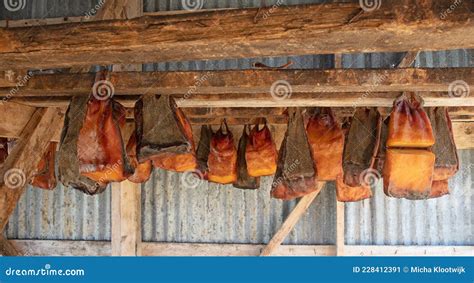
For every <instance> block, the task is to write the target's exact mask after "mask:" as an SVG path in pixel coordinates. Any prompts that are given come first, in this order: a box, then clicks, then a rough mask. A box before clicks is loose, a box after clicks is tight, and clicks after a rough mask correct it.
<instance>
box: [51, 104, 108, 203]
mask: <svg viewBox="0 0 474 283" xmlns="http://www.w3.org/2000/svg"><path fill="white" fill-rule="evenodd" d="M88 101H89V98H88V97H87V96H75V97H73V98H72V99H71V102H70V103H69V108H68V110H67V112H66V116H65V118H64V127H63V130H62V133H61V141H60V144H59V151H58V176H59V181H60V182H61V183H62V184H63V185H64V186H71V187H73V188H75V189H78V190H81V191H83V192H85V193H87V194H90V195H93V194H98V193H101V192H103V191H104V190H105V188H106V184H104V183H99V182H95V181H93V180H92V179H89V178H87V177H85V176H83V175H81V173H80V171H79V158H78V139H79V133H80V131H81V128H82V125H83V123H84V118H85V116H86V111H85V109H86V107H87V102H88Z"/></svg>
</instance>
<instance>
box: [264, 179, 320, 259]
mask: <svg viewBox="0 0 474 283" xmlns="http://www.w3.org/2000/svg"><path fill="white" fill-rule="evenodd" d="M324 184H325V182H318V184H317V186H318V189H317V190H316V191H314V192H312V193H310V194H308V195H305V196H304V197H302V198H301V199H300V201H299V202H298V204H297V205H296V206H295V208H294V209H293V210H292V211H291V213H290V215H288V217H287V218H286V220H285V222H283V225H281V227H280V229H278V231H277V232H276V233H275V235H274V236H273V238H272V239H271V240H270V242H269V243H268V244H267V245H266V246H265V248H264V249H263V250H262V252H261V254H260V255H261V256H269V255H271V254H272V253H273V252H274V251H275V250H276V249H277V248H278V247H279V246H280V245H281V243H283V241H284V240H285V238H286V236H288V234H289V233H290V232H291V230H293V228H294V227H295V225H296V223H298V220H300V218H301V216H303V215H304V213H305V212H306V210H307V209H308V207H309V206H310V205H311V203H312V202H313V200H314V199H315V198H316V197H317V196H318V194H319V192H321V189H322V188H323V187H324Z"/></svg>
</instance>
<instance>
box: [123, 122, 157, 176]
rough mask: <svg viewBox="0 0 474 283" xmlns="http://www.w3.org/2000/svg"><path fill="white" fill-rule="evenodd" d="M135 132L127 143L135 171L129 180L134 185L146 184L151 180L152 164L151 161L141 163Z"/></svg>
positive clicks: (129, 156)
mask: <svg viewBox="0 0 474 283" xmlns="http://www.w3.org/2000/svg"><path fill="white" fill-rule="evenodd" d="M136 135H137V134H136V132H135V131H134V132H133V133H132V135H131V136H130V139H129V140H128V143H127V154H128V158H129V159H130V164H131V166H132V167H133V168H134V169H135V172H134V173H133V175H131V176H130V177H128V180H129V181H130V182H133V183H138V184H139V183H145V182H146V181H148V179H150V175H151V171H152V164H151V160H148V161H145V162H142V163H139V162H138V159H137V137H136Z"/></svg>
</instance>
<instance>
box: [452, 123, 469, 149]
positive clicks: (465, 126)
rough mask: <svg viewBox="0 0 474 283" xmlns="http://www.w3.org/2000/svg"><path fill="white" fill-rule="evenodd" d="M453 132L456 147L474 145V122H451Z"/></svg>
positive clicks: (463, 147) (462, 147)
mask: <svg viewBox="0 0 474 283" xmlns="http://www.w3.org/2000/svg"><path fill="white" fill-rule="evenodd" d="M453 133H454V141H455V143H456V147H457V148H458V149H469V148H473V147H474V122H458V123H454V122H453Z"/></svg>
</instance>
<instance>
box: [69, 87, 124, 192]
mask: <svg viewBox="0 0 474 283" xmlns="http://www.w3.org/2000/svg"><path fill="white" fill-rule="evenodd" d="M124 126H125V108H124V107H123V106H122V105H120V104H119V103H118V102H116V101H115V100H113V98H110V97H109V98H107V99H97V97H96V96H95V95H93V96H91V98H90V100H89V101H88V103H87V110H86V116H85V118H84V123H83V124H82V128H81V130H80V133H79V139H78V141H77V148H78V156H79V170H80V172H81V174H82V175H84V176H86V177H88V178H90V179H92V180H94V181H96V182H99V183H102V184H107V183H109V182H121V181H124V180H126V179H127V177H129V176H130V175H132V174H133V168H132V167H131V165H130V162H129V160H128V156H127V154H126V151H125V145H124V141H123V139H122V135H121V128H122V129H123V127H124Z"/></svg>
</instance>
